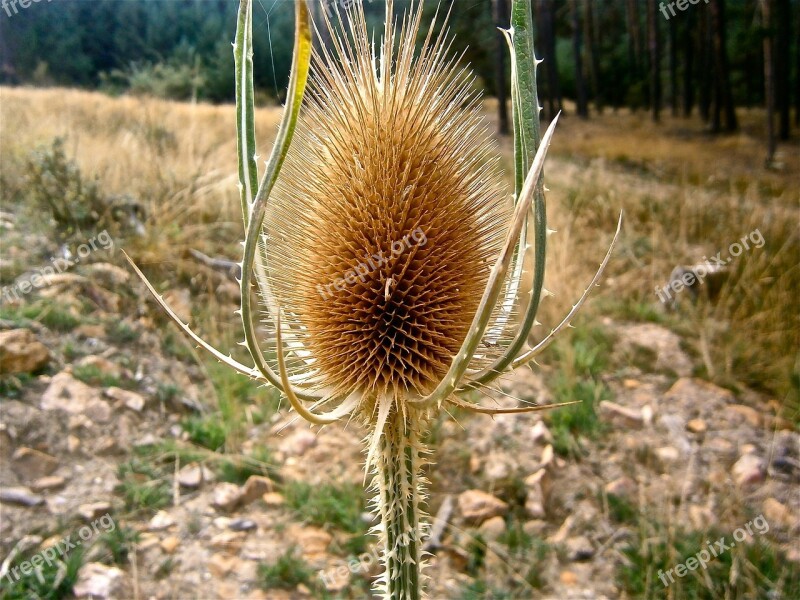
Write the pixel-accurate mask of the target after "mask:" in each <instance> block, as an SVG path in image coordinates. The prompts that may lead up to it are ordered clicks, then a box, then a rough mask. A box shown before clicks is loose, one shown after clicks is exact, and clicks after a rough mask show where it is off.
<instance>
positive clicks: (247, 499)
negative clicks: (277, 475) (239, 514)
mask: <svg viewBox="0 0 800 600" xmlns="http://www.w3.org/2000/svg"><path fill="white" fill-rule="evenodd" d="M273 488H274V486H273V483H272V480H271V479H270V478H269V477H264V476H263V475H251V476H250V477H248V478H247V481H246V482H245V484H244V488H243V489H242V504H243V505H247V504H250V503H251V502H255V501H256V500H258V499H259V498H262V497H263V496H264V494H266V493H268V492H271V491H272V490H273Z"/></svg>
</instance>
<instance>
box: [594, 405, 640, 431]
mask: <svg viewBox="0 0 800 600" xmlns="http://www.w3.org/2000/svg"><path fill="white" fill-rule="evenodd" d="M600 415H601V417H602V418H603V419H604V420H606V421H611V422H613V423H617V424H618V425H624V426H626V427H632V428H635V429H640V428H641V427H643V426H644V418H643V417H642V411H641V410H637V409H635V408H628V407H627V406H622V405H621V404H617V403H616V402H610V401H609V400H603V401H602V402H600Z"/></svg>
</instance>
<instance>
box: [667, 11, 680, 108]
mask: <svg viewBox="0 0 800 600" xmlns="http://www.w3.org/2000/svg"><path fill="white" fill-rule="evenodd" d="M677 41H678V24H677V22H676V21H675V20H674V19H670V20H669V101H670V107H671V109H672V116H673V117H677V116H678V47H677Z"/></svg>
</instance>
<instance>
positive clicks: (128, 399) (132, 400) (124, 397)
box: [106, 386, 146, 412]
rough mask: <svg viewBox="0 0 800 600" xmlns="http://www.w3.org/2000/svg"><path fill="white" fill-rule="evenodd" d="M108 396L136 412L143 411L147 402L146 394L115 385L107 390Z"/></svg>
mask: <svg viewBox="0 0 800 600" xmlns="http://www.w3.org/2000/svg"><path fill="white" fill-rule="evenodd" d="M106 397H108V398H111V399H112V400H116V401H117V402H120V403H122V404H124V405H125V406H126V407H128V408H130V409H131V410H133V411H136V412H142V409H143V408H144V405H145V404H146V401H145V399H144V396H142V395H141V394H137V393H136V392H131V391H130V390H123V389H122V388H118V387H113V386H112V387H110V388H108V389H107V390H106Z"/></svg>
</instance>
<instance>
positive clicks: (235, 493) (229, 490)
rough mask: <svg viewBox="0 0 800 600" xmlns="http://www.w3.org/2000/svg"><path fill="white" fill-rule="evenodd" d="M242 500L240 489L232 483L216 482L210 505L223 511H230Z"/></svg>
mask: <svg viewBox="0 0 800 600" xmlns="http://www.w3.org/2000/svg"><path fill="white" fill-rule="evenodd" d="M241 500H242V491H241V490H240V489H239V486H238V485H235V484H233V483H227V482H226V483H218V484H217V486H216V487H215V488H214V494H213V497H212V499H211V506H213V507H214V508H216V509H217V510H221V511H223V512H230V511H232V510H233V509H234V508H236V507H237V506H238V505H239V502H241Z"/></svg>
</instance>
